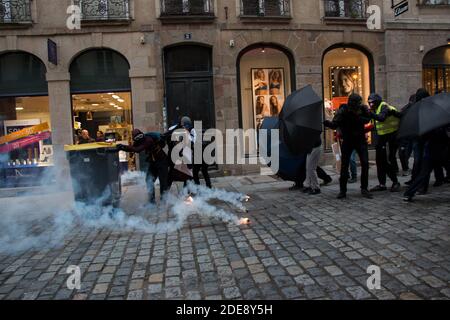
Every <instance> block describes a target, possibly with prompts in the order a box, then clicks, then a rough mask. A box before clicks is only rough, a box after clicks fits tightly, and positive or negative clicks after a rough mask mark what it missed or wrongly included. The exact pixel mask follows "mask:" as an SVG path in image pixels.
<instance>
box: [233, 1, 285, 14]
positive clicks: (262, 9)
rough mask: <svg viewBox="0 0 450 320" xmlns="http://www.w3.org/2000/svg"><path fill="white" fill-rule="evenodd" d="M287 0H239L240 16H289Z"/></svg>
mask: <svg viewBox="0 0 450 320" xmlns="http://www.w3.org/2000/svg"><path fill="white" fill-rule="evenodd" d="M290 15H291V7H290V3H289V0H241V16H242V17H290Z"/></svg>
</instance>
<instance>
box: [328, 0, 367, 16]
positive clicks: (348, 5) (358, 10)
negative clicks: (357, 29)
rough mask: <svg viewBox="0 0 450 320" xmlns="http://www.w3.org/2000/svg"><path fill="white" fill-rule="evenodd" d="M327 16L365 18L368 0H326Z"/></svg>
mask: <svg viewBox="0 0 450 320" xmlns="http://www.w3.org/2000/svg"><path fill="white" fill-rule="evenodd" d="M324 2H325V17H327V18H328V17H329V18H350V19H364V18H365V17H366V9H367V6H368V0H324Z"/></svg>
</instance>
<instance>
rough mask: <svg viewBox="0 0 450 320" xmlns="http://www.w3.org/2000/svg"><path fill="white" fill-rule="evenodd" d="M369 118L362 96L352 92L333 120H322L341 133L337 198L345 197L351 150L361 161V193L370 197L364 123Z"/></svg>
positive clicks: (368, 120)
mask: <svg viewBox="0 0 450 320" xmlns="http://www.w3.org/2000/svg"><path fill="white" fill-rule="evenodd" d="M371 118H372V116H371V114H370V111H369V109H368V107H367V106H364V105H363V104H362V97H361V96H360V95H359V94H356V93H352V94H351V95H350V96H349V98H348V103H347V104H343V105H341V107H340V108H339V110H338V112H337V113H336V115H335V116H334V118H333V120H332V121H330V120H325V121H324V122H323V124H324V125H325V127H328V128H331V129H334V130H336V129H338V128H339V129H340V132H341V135H342V136H341V138H342V145H341V152H342V162H341V174H340V178H339V184H340V192H339V194H338V196H337V198H338V199H344V198H346V197H347V181H348V178H349V174H348V169H349V164H350V157H351V155H352V152H353V150H355V151H356V152H357V153H358V156H359V160H360V162H361V194H362V196H363V197H365V198H368V199H372V194H371V193H370V192H369V190H368V189H367V188H368V185H369V153H368V147H367V140H366V131H365V124H367V123H369V122H370V120H371Z"/></svg>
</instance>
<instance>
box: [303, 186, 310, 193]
mask: <svg viewBox="0 0 450 320" xmlns="http://www.w3.org/2000/svg"><path fill="white" fill-rule="evenodd" d="M312 190H313V189H311V188H310V187H307V188H305V189H303V191H302V192H303V193H310V192H311V191H312Z"/></svg>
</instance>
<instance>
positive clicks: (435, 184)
mask: <svg viewBox="0 0 450 320" xmlns="http://www.w3.org/2000/svg"><path fill="white" fill-rule="evenodd" d="M443 184H444V181H441V180H439V181H436V182H435V183H434V184H433V187H440V186H442V185H443Z"/></svg>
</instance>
